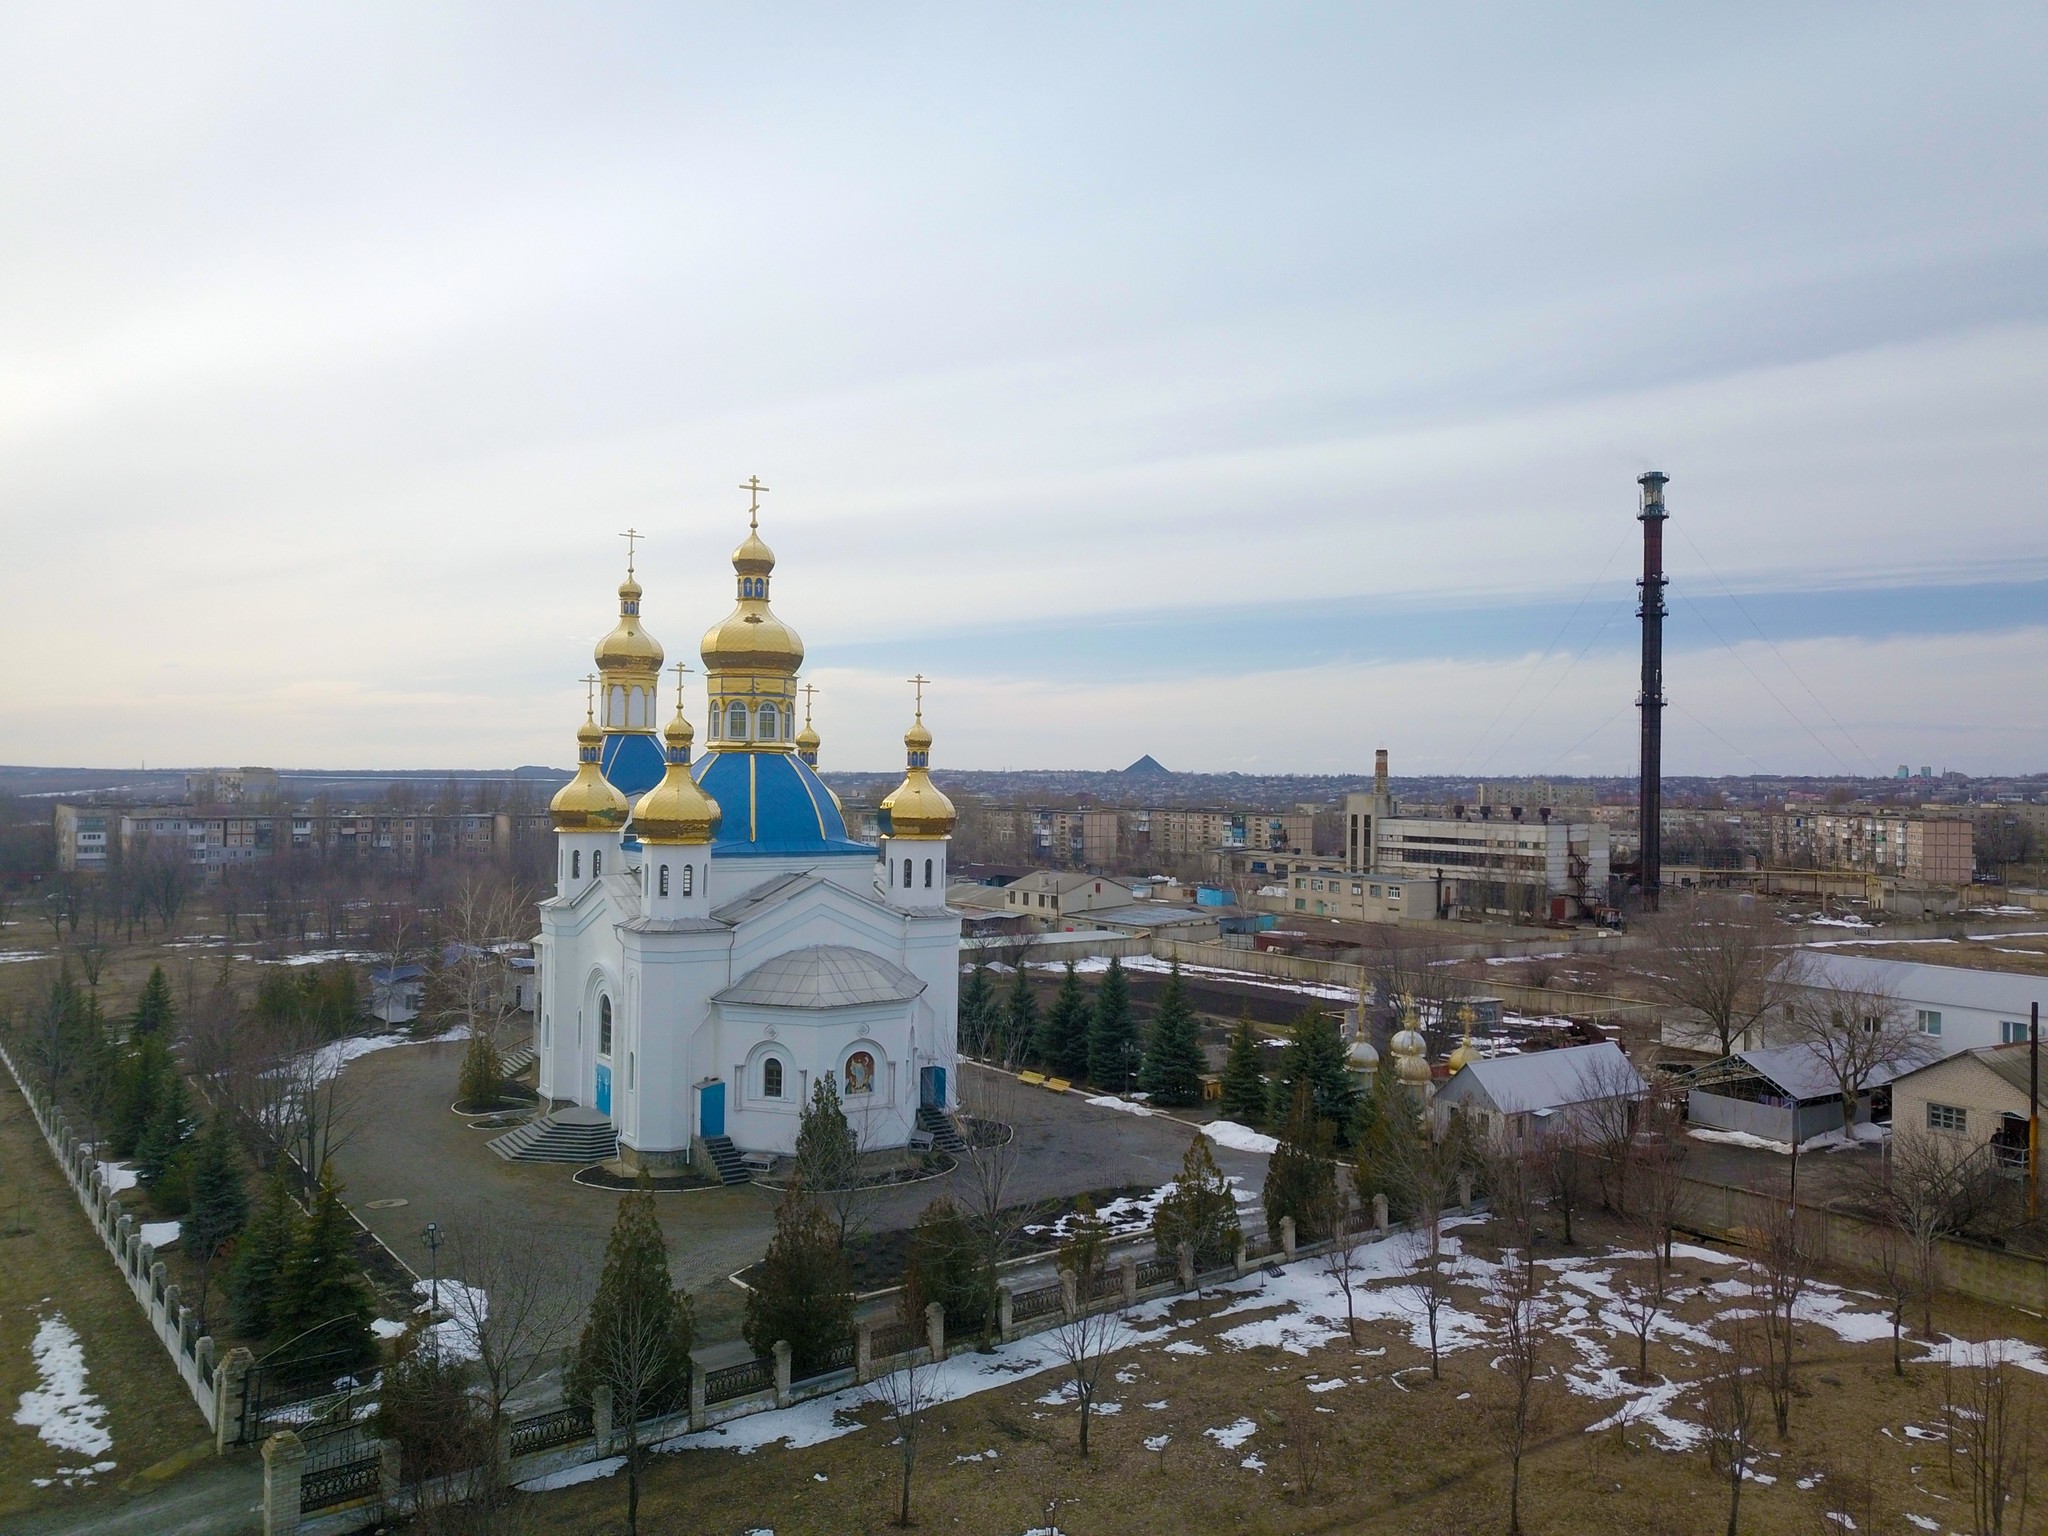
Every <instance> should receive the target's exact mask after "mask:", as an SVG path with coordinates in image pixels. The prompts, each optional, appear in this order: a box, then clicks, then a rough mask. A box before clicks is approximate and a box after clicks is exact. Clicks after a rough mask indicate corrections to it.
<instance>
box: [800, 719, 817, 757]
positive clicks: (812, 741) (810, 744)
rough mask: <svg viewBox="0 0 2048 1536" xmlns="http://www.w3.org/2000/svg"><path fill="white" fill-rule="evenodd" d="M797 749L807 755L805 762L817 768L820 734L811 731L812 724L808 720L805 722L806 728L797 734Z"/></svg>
mask: <svg viewBox="0 0 2048 1536" xmlns="http://www.w3.org/2000/svg"><path fill="white" fill-rule="evenodd" d="M796 749H797V751H799V752H801V753H804V754H805V757H804V761H806V762H808V763H810V764H812V765H813V766H816V763H817V758H818V733H817V732H816V731H814V730H812V729H811V722H810V721H808V720H806V721H805V722H804V728H803V729H802V730H800V731H798V732H797V733H796Z"/></svg>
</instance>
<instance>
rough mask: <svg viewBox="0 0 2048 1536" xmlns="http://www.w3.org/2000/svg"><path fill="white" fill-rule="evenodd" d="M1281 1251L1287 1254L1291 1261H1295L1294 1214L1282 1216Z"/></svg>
mask: <svg viewBox="0 0 2048 1536" xmlns="http://www.w3.org/2000/svg"><path fill="white" fill-rule="evenodd" d="M1280 1251H1281V1252H1282V1253H1283V1254H1285V1255H1286V1256H1287V1259H1288V1262H1289V1263H1292V1262H1293V1260H1294V1218H1293V1217H1292V1216H1282V1217H1281V1218H1280Z"/></svg>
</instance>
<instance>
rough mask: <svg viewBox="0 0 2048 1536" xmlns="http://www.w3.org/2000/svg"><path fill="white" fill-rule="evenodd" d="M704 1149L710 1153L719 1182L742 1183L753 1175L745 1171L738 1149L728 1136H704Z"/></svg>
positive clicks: (744, 1163) (744, 1164)
mask: <svg viewBox="0 0 2048 1536" xmlns="http://www.w3.org/2000/svg"><path fill="white" fill-rule="evenodd" d="M704 1150H705V1151H706V1152H709V1153H710V1154H711V1165H712V1167H714V1168H716V1169H717V1170H718V1182H719V1183H721V1184H744V1183H746V1182H747V1180H748V1179H750V1178H751V1177H753V1175H751V1174H750V1173H748V1172H747V1165H746V1162H745V1160H744V1159H743V1158H742V1157H741V1156H740V1149H739V1148H738V1147H736V1146H734V1145H733V1144H732V1138H731V1137H730V1136H706V1137H705V1138H704Z"/></svg>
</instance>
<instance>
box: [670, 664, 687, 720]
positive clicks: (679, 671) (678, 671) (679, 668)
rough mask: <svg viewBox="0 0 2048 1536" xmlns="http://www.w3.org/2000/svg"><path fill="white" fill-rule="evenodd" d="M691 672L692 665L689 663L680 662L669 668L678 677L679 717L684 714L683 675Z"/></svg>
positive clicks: (677, 698)
mask: <svg viewBox="0 0 2048 1536" xmlns="http://www.w3.org/2000/svg"><path fill="white" fill-rule="evenodd" d="M689 670H690V664H689V663H688V662H687V661H679V662H677V663H676V664H675V665H674V666H672V667H670V668H669V671H671V672H673V673H675V675H676V713H677V714H679V715H680V714H681V713H682V712H683V674H684V673H685V672H688V671H689Z"/></svg>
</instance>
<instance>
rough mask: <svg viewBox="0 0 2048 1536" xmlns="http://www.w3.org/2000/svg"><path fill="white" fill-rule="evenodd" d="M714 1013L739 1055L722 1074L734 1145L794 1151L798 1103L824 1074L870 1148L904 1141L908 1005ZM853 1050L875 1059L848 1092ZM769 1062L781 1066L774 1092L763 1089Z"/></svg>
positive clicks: (908, 1093) (908, 1111) (910, 1107)
mask: <svg viewBox="0 0 2048 1536" xmlns="http://www.w3.org/2000/svg"><path fill="white" fill-rule="evenodd" d="M717 1011H718V1013H719V1015H720V1016H721V1024H722V1026H723V1029H724V1032H725V1033H726V1035H727V1036H728V1038H729V1039H730V1040H731V1041H732V1042H733V1054H734V1055H736V1056H737V1057H738V1059H737V1060H735V1061H733V1062H731V1063H730V1064H729V1066H728V1068H727V1072H726V1074H725V1076H726V1081H727V1088H726V1095H727V1097H726V1133H727V1134H728V1135H729V1136H731V1137H732V1139H733V1141H734V1142H735V1143H736V1144H738V1145H739V1146H741V1147H743V1148H746V1149H748V1150H755V1151H773V1152H781V1153H789V1152H793V1151H795V1150H796V1134H797V1126H798V1123H799V1121H800V1119H801V1117H802V1113H803V1107H804V1105H805V1104H806V1103H807V1102H808V1101H809V1098H810V1094H811V1088H812V1085H813V1084H815V1083H816V1082H817V1081H818V1080H819V1079H820V1077H822V1076H823V1074H825V1073H827V1072H830V1073H833V1074H834V1076H835V1079H836V1081H838V1082H839V1084H840V1087H841V1095H842V1099H843V1100H844V1101H845V1102H846V1103H847V1104H848V1113H849V1118H851V1119H854V1120H855V1121H856V1123H857V1124H858V1125H860V1126H862V1127H863V1128H864V1130H865V1134H866V1136H867V1138H868V1142H869V1144H870V1145H871V1146H875V1147H898V1146H902V1145H903V1144H904V1142H906V1141H907V1140H908V1139H909V1137H910V1132H911V1129H912V1123H913V1121H914V1120H915V1118H916V1113H917V1097H916V1077H915V1074H914V1073H913V1072H912V1071H910V1065H911V1063H910V1060H909V1056H910V1050H909V1041H910V1033H911V1028H910V1015H911V1009H910V1008H909V1007H908V1006H907V1005H905V1004H902V1003H889V1004H875V1005H873V1006H869V1007H861V1008H832V1009H820V1010H816V1011H806V1010H802V1009H791V1008H758V1007H750V1006H744V1005H729V1004H721V1005H718V1009H717ZM770 1030H773V1034H772V1035H771V1034H770V1033H769V1031H770ZM856 1050H865V1051H867V1052H869V1053H870V1054H872V1055H873V1056H874V1057H875V1071H874V1079H873V1081H874V1087H873V1088H872V1089H871V1090H870V1091H869V1092H868V1093H866V1094H858V1095H847V1094H846V1093H845V1084H846V1076H845V1066H846V1062H847V1058H848V1057H849V1056H850V1055H851V1054H852V1053H853V1052H854V1051H856ZM770 1060H774V1061H778V1062H780V1063H781V1065H782V1079H781V1086H782V1092H781V1094H780V1095H779V1096H770V1095H769V1094H768V1093H767V1092H766V1091H765V1087H764V1078H765V1076H766V1072H767V1064H768V1062H769V1061H770ZM856 1099H857V1100H859V1101H860V1102H857V1103H856V1102H854V1101H855V1100H856Z"/></svg>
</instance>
